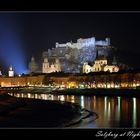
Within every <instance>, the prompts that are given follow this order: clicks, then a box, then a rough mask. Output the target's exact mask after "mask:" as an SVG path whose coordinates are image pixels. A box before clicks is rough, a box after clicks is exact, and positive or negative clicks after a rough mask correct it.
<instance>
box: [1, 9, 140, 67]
mask: <svg viewBox="0 0 140 140" xmlns="http://www.w3.org/2000/svg"><path fill="white" fill-rule="evenodd" d="M1 15H2V16H3V17H4V18H1V21H2V19H5V18H8V19H10V20H7V21H8V22H9V24H11V26H10V27H11V28H13V27H14V29H15V32H16V33H17V35H18V38H20V40H21V42H22V50H23V51H24V55H25V56H26V60H25V61H26V62H28V61H29V59H30V57H31V56H32V55H34V56H35V57H37V58H39V57H41V55H42V51H45V50H47V49H48V48H52V47H55V42H59V43H65V42H68V41H71V40H72V41H73V42H76V40H77V39H78V38H89V37H93V36H94V37H96V39H97V40H102V39H105V38H106V37H109V38H110V39H111V44H112V45H113V46H114V47H116V48H118V51H119V56H120V57H121V59H122V60H123V61H124V62H126V63H127V64H129V65H131V66H134V67H137V66H138V63H139V60H140V13H136V12H134V13H131V12H125V13H124V12H108V13H107V12H91V13H90V12H85V13H84V12H30V13H29V12H19V13H18V12H17V13H16V12H13V13H8V12H6V13H0V17H2V16H1ZM5 15H8V16H5ZM1 21H0V22H1ZM16 27H17V28H16ZM13 31H14V30H13Z"/></svg>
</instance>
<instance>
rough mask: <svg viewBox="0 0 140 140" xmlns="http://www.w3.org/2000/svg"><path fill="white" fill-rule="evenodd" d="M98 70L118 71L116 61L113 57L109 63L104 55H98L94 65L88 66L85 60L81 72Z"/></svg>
mask: <svg viewBox="0 0 140 140" xmlns="http://www.w3.org/2000/svg"><path fill="white" fill-rule="evenodd" d="M97 54H98V53H97ZM100 71H104V72H107V71H108V72H118V71H119V67H118V66H117V62H115V61H114V59H113V62H112V64H111V65H109V64H108V62H107V59H106V57H105V56H98V55H97V58H96V60H95V62H94V65H92V66H90V65H89V64H88V63H87V62H85V63H84V65H83V73H89V72H100Z"/></svg>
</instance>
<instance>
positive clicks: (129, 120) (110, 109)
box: [9, 93, 140, 128]
mask: <svg viewBox="0 0 140 140" xmlns="http://www.w3.org/2000/svg"><path fill="white" fill-rule="evenodd" d="M9 94H10V95H12V96H16V97H21V98H34V99H42V100H60V101H68V102H72V103H78V104H79V105H81V106H82V107H83V108H86V109H88V110H91V111H93V112H96V113H97V114H98V115H99V118H98V119H96V120H95V121H93V122H91V123H89V124H88V125H87V124H86V125H85V124H82V125H81V127H88V128H89V127H90V128H110V127H126V128H128V127H130V128H131V127H140V121H139V119H138V118H140V111H139V108H140V98H125V97H117V96H114V97H109V96H74V95H51V94H35V93H33V94H31V93H9Z"/></svg>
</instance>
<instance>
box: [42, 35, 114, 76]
mask: <svg viewBox="0 0 140 140" xmlns="http://www.w3.org/2000/svg"><path fill="white" fill-rule="evenodd" d="M111 48H112V47H111V46H110V39H109V38H106V39H105V40H100V41H96V39H95V37H91V38H86V39H81V38H80V39H78V40H77V42H76V43H73V42H72V41H71V42H67V43H65V44H59V43H58V42H57V43H56V46H55V48H52V49H48V51H45V52H43V54H42V57H43V60H44V58H48V60H49V61H54V60H55V59H56V58H58V59H59V61H60V65H61V70H62V71H63V72H65V73H80V72H81V70H82V66H83V64H84V62H93V61H94V60H95V58H96V50H98V53H99V55H104V56H108V55H109V52H110V51H111Z"/></svg>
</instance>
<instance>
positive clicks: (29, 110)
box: [0, 94, 81, 128]
mask: <svg viewBox="0 0 140 140" xmlns="http://www.w3.org/2000/svg"><path fill="white" fill-rule="evenodd" d="M78 118H81V107H80V106H79V105H77V104H72V103H69V102H61V101H48V100H47V101H45V100H39V99H27V98H26V99H24V98H16V97H12V96H10V95H8V94H0V127H1V128H3V127H4V128H5V127H8V128H9V127H10V128H11V127H12V128H17V127H18V128H19V127H21V128H23V127H26V128H32V127H41V128H42V127H47V128H49V127H51V128H52V127H56V128H57V127H60V128H61V127H65V126H68V125H70V124H72V123H73V120H78Z"/></svg>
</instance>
